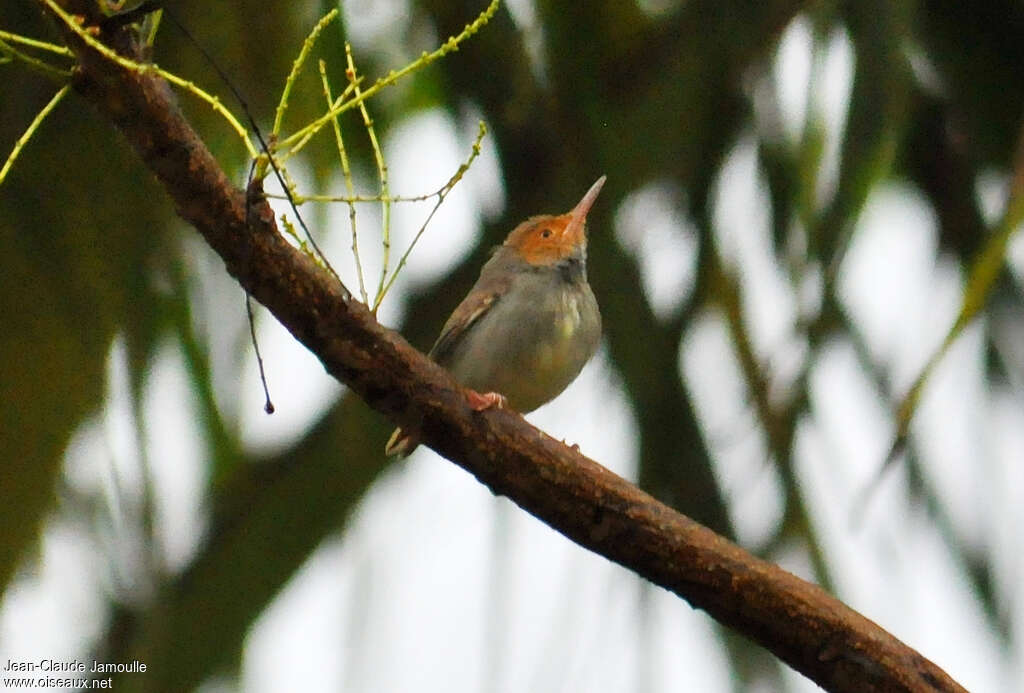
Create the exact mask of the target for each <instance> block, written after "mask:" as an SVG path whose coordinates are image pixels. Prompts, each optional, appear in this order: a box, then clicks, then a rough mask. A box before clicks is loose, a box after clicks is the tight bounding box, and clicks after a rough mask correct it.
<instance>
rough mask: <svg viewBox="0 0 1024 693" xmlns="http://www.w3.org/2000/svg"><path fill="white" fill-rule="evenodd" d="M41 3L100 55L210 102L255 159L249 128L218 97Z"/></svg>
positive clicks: (53, 4) (54, 6)
mask: <svg viewBox="0 0 1024 693" xmlns="http://www.w3.org/2000/svg"><path fill="white" fill-rule="evenodd" d="M43 2H45V3H46V5H47V7H49V8H50V9H51V10H52V11H53V13H54V14H55V15H57V16H58V17H59V18H60V19H61V21H63V22H64V24H65V25H67V27H68V28H69V29H71V30H72V31H73V32H75V34H77V35H78V37H79V38H81V39H82V40H83V41H84V42H85V43H87V44H88V45H89V47H91V48H93V49H95V50H96V51H97V52H98V53H100V54H101V55H102V56H103V57H105V58H107V59H108V60H111V61H113V62H114V63H116V64H118V65H120V66H121V67H123V68H124V69H126V70H131V71H132V72H137V73H139V74H145V73H147V72H155V73H156V74H158V75H160V77H162V78H163V79H165V80H167V81H168V82H170V83H171V84H174V85H177V86H179V87H181V88H182V89H184V90H185V91H187V92H189V93H190V94H192V95H193V96H195V97H196V98H198V99H200V100H202V101H205V102H206V103H208V104H210V106H211V107H212V108H213V110H214V111H216V112H217V113H219V114H220V115H221V116H222V117H223V118H224V119H225V120H227V121H228V124H229V125H230V126H231V127H232V128H233V129H234V131H235V132H237V133H238V136H239V137H240V138H241V139H242V142H243V143H244V144H245V148H246V150H247V151H248V152H249V156H251V157H254V158H255V156H256V148H255V147H254V146H253V144H252V141H251V140H250V139H249V133H248V131H247V130H246V129H245V128H244V127H242V124H241V123H240V122H239V121H238V119H237V118H235V116H234V114H233V113H231V111H229V110H228V109H227V108H226V107H225V106H224V104H222V103H221V102H220V99H219V98H217V97H216V96H211V95H210V94H208V93H206V92H205V91H203V90H202V89H200V88H199V87H198V86H196V85H195V84H194V83H193V82H190V81H188V80H186V79H182V78H181V77H178V76H177V75H176V74H174V73H172V72H168V71H167V70H164V69H162V68H161V67H159V66H158V65H157V64H156V63H137V62H135V61H134V60H131V59H129V58H126V57H124V56H123V55H120V54H118V53H116V52H115V51H113V50H111V49H110V48H109V47H107V46H106V45H104V44H103V43H102V42H100V41H98V40H97V39H96V38H95V37H93V36H92V35H91V34H90V33H89V32H88V31H86V30H85V29H84V28H82V26H81V25H80V24H79V23H78V22H77V21H75V18H74V17H72V16H71V15H70V14H68V13H67V12H65V11H64V8H62V7H61V6H60V5H58V4H57V3H56V2H54V0H43Z"/></svg>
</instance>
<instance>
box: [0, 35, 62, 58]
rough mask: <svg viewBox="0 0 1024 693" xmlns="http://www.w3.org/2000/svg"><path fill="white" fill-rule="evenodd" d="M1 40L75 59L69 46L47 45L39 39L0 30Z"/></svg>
mask: <svg viewBox="0 0 1024 693" xmlns="http://www.w3.org/2000/svg"><path fill="white" fill-rule="evenodd" d="M0 39H2V40H4V41H6V42H8V43H17V44H20V45H22V46H27V47H29V48H37V49H39V50H41V51H48V52H50V53H56V54H57V55H63V56H65V57H67V58H73V57H75V53H74V51H72V50H71V49H70V48H68V47H67V46H58V45H57V44H56V43H47V42H46V41H40V40H38V39H34V38H29V37H28V36H21V35H20V34H12V33H10V32H9V31H4V30H2V29H0Z"/></svg>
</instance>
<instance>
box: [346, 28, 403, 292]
mask: <svg viewBox="0 0 1024 693" xmlns="http://www.w3.org/2000/svg"><path fill="white" fill-rule="evenodd" d="M345 61H346V63H347V65H348V67H347V69H346V70H345V75H346V76H347V77H348V79H349V82H350V83H351V84H352V85H353V88H354V90H355V99H356V100H358V102H359V112H360V113H361V114H362V116H363V126H364V127H365V128H366V134H367V135H368V136H369V138H370V147H371V148H372V149H373V158H374V161H375V162H376V164H377V176H378V177H379V178H380V197H381V202H380V207H381V210H380V211H381V244H382V245H383V248H384V257H383V258H382V259H381V270H380V282H379V283H378V284H377V294H376V296H375V297H374V300H373V311H374V312H376V310H377V306H379V305H380V300H381V298H382V296H383V291H384V282H385V281H387V278H388V260H389V256H390V255H391V201H390V200H389V199H388V165H387V164H386V163H385V162H384V153H383V152H382V151H381V149H380V142H379V141H378V140H377V131H376V130H374V128H373V119H372V118H370V111H369V110H368V109H367V108H366V101H365V100H363V99H360V95H361V91H360V89H359V84H358V83H357V81H356V80H357V75H356V64H355V61H353V60H352V46H350V45H349V44H347V43H346V44H345ZM335 118H337V116H335ZM335 122H337V120H335Z"/></svg>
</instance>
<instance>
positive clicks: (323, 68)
mask: <svg viewBox="0 0 1024 693" xmlns="http://www.w3.org/2000/svg"><path fill="white" fill-rule="evenodd" d="M320 81H321V82H323V85H324V98H326V99H327V107H328V108H330V105H331V102H332V100H333V97H332V96H331V84H330V82H329V81H328V79H327V65H326V63H324V61H323V60H321V61H320ZM332 124H333V126H334V140H335V142H336V143H337V145H338V157H339V158H340V159H341V175H342V177H343V178H344V179H345V190H346V191H347V192H348V195H349V198H353V197H355V186H354V185H353V184H352V168H351V167H350V166H349V162H348V153H347V152H346V151H345V140H344V139H342V136H341V124H340V123H338V118H337V116H335V117H334V119H333V123H332ZM348 221H349V225H350V226H351V227H352V257H353V258H355V262H356V277H357V278H358V280H359V295H360V297H361V298H362V300H363V303H366V304H368V303H369V302H370V298H369V296H367V295H366V283H365V281H364V280H363V264H362V261H361V260H360V259H359V235H358V234H357V233H356V206H355V205H354V204H353V203H352V202H351V200H350V201H349V203H348Z"/></svg>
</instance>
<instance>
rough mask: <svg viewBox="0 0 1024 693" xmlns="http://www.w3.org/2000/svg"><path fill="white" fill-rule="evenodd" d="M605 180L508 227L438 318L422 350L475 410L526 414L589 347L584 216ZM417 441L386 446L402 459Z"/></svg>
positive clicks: (594, 319) (402, 435)
mask: <svg viewBox="0 0 1024 693" xmlns="http://www.w3.org/2000/svg"><path fill="white" fill-rule="evenodd" d="M606 178H607V176H601V177H600V178H598V179H597V181H596V182H595V183H594V184H593V185H592V186H590V189H589V190H588V191H587V193H586V194H585V195H584V196H583V198H582V199H581V200H580V201H579V202H578V203H577V204H576V206H575V207H573V209H572V210H571V211H569V212H567V213H565V214H561V215H550V214H546V215H540V216H534V217H530V218H529V219H527V220H526V221H524V222H522V223H521V224H519V225H518V226H516V227H515V228H514V229H513V230H512V232H511V233H509V235H508V237H507V238H506V239H505V242H504V243H502V244H501V245H500V246H498V247H497V248H495V249H494V251H493V254H492V255H491V257H490V259H489V260H488V261H487V262H486V263H485V264H484V266H483V268H482V269H481V270H480V277H479V278H478V279H477V281H476V284H474V285H473V288H472V289H470V291H469V293H468V294H467V295H466V297H465V298H464V299H463V300H462V302H461V303H460V304H459V305H458V307H456V308H455V310H454V311H453V312H452V314H451V317H449V318H448V320H447V322H445V324H444V327H443V328H442V329H441V334H440V336H439V337H438V338H437V341H436V342H435V343H434V346H433V347H432V348H431V349H430V353H429V356H430V358H432V359H433V360H434V361H435V362H436V363H438V364H439V365H441V366H443V367H445V368H446V369H448V371H449V372H450V373H451V374H452V375H453V376H454V377H455V380H457V381H458V382H459V384H460V385H462V386H463V387H465V388H467V397H468V399H469V403H470V406H471V407H473V409H475V410H477V411H482V410H484V409H488V408H490V407H509V408H511V409H514V410H515V411H518V412H520V413H523V414H526V413H529V412H531V411H533V410H534V409H537V408H538V407H540V406H541V405H542V404H546V403H547V402H550V401H551V400H552V399H554V398H555V397H557V396H558V395H559V394H561V393H562V391H563V390H565V388H566V387H568V386H569V383H571V382H572V381H573V380H575V379H576V376H577V375H579V374H580V371H582V370H583V366H584V365H586V363H587V361H589V360H590V358H591V357H592V356H593V355H594V352H596V351H597V346H598V343H599V341H600V339H601V313H600V311H599V309H598V306H597V299H596V298H595V297H594V292H593V290H591V288H590V284H589V283H588V281H587V234H586V221H587V214H588V213H589V212H590V208H591V207H592V206H593V204H594V201H595V200H597V196H598V194H599V193H600V192H601V188H602V186H604V183H605V180H606ZM418 444H419V439H418V436H417V435H416V432H415V431H411V430H410V431H406V430H404V429H402V428H397V429H395V431H394V433H393V434H392V435H391V438H390V440H388V443H387V445H386V446H385V449H384V452H385V454H386V455H397V456H399V457H405V456H407V455H409V454H410V453H412V451H413V450H414V449H415V448H416V446H417V445H418Z"/></svg>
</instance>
